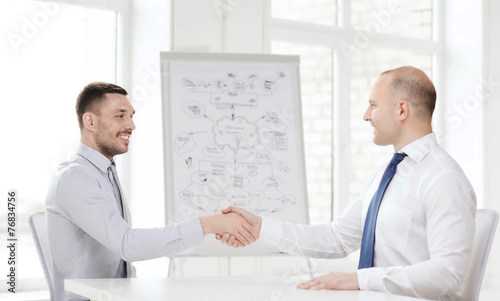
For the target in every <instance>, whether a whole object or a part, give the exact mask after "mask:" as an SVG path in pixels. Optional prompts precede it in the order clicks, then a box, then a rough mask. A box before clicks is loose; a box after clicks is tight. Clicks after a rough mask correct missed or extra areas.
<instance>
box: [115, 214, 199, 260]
mask: <svg viewBox="0 0 500 301" xmlns="http://www.w3.org/2000/svg"><path fill="white" fill-rule="evenodd" d="M203 237H204V235H203V232H202V227H201V224H200V220H199V218H197V217H195V218H191V219H189V220H186V221H183V222H181V223H177V224H170V225H168V226H166V227H162V228H150V229H129V230H128V231H127V232H126V233H125V235H124V237H123V242H122V248H121V257H122V258H123V259H124V260H126V261H139V260H146V259H153V258H159V257H164V256H168V255H171V254H176V253H179V252H182V251H184V250H186V249H188V248H190V247H192V246H193V245H196V244H199V243H201V242H202V241H203Z"/></svg>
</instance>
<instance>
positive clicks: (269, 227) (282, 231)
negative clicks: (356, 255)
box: [260, 217, 358, 258]
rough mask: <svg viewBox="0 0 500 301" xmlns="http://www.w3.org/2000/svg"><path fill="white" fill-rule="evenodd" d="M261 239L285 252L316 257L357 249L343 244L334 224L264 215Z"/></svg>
mask: <svg viewBox="0 0 500 301" xmlns="http://www.w3.org/2000/svg"><path fill="white" fill-rule="evenodd" d="M260 236H261V239H263V240H265V241H267V242H269V243H272V244H275V245H276V246H278V248H280V250H282V251H283V252H286V253H290V254H298V255H303V256H307V257H315V258H341V257H345V256H347V255H348V254H349V253H351V252H353V251H355V250H356V248H357V247H358V246H357V245H356V243H354V244H353V245H349V244H342V242H341V241H339V238H338V236H337V235H336V233H334V231H333V229H332V225H330V224H321V225H298V224H292V223H288V222H283V221H279V220H276V219H272V218H268V217H262V228H261V233H260Z"/></svg>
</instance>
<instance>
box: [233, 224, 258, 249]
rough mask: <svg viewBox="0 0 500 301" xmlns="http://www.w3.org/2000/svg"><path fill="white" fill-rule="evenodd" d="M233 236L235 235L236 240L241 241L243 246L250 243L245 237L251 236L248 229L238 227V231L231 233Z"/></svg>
mask: <svg viewBox="0 0 500 301" xmlns="http://www.w3.org/2000/svg"><path fill="white" fill-rule="evenodd" d="M233 235H234V237H236V239H237V240H239V241H240V242H241V243H243V244H244V245H245V246H247V245H249V244H251V242H250V240H249V239H247V237H249V238H250V237H253V236H252V234H250V233H249V232H248V231H246V230H245V229H243V228H242V229H240V230H239V231H238V232H236V233H234V234H233Z"/></svg>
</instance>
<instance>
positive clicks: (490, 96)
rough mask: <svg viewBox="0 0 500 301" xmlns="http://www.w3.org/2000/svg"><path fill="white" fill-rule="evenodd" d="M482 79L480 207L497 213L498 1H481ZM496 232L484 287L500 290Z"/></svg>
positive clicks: (499, 123)
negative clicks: (482, 141) (482, 151)
mask: <svg viewBox="0 0 500 301" xmlns="http://www.w3.org/2000/svg"><path fill="white" fill-rule="evenodd" d="M484 11H485V14H484V22H483V26H484V34H483V37H484V44H483V46H484V58H485V60H484V69H485V70H484V78H485V80H486V81H487V82H488V85H487V86H485V89H484V93H485V95H484V100H483V127H484V134H483V135H484V158H483V165H484V207H486V208H491V209H494V210H496V211H497V212H500V175H499V170H500V156H499V154H500V135H499V133H498V130H499V129H500V118H499V117H498V112H500V57H499V55H498V54H499V53H500V36H499V35H498V29H499V28H500V19H499V18H498V15H499V14H500V2H499V1H495V0H488V1H485V5H484ZM499 237H500V231H499V230H498V229H497V235H496V239H495V241H494V243H493V248H492V250H491V254H490V258H489V262H488V268H487V269H486V277H485V280H484V285H485V286H492V287H496V288H499V289H500V285H499V284H500V269H499V267H500V238H499Z"/></svg>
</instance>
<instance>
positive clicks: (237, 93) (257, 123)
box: [173, 72, 297, 216]
mask: <svg viewBox="0 0 500 301" xmlns="http://www.w3.org/2000/svg"><path fill="white" fill-rule="evenodd" d="M284 77H285V74H284V72H277V73H276V76H275V77H274V78H269V77H266V78H263V77H261V76H260V75H259V74H250V75H249V76H247V77H245V78H241V77H239V76H238V74H236V73H227V74H225V75H224V78H223V79H222V80H207V79H199V78H198V77H196V76H189V77H184V78H182V87H183V88H184V89H185V90H186V91H189V92H190V93H191V94H192V99H196V100H194V101H188V102H185V103H184V104H182V106H181V107H182V113H183V114H184V115H185V116H186V117H188V118H191V119H192V121H193V122H198V123H199V124H200V128H201V129H203V130H200V131H195V132H185V131H183V132H180V133H175V137H174V143H173V145H174V150H175V153H176V155H178V156H183V157H184V158H185V159H184V162H185V164H186V166H187V167H188V168H189V169H192V170H193V172H192V173H191V175H190V177H189V180H188V181H186V182H187V183H186V185H185V186H184V187H183V189H182V190H181V191H180V192H179V195H178V196H179V198H180V199H182V200H183V201H184V202H183V204H182V206H181V211H182V213H183V215H184V216H188V215H190V214H193V213H198V214H199V213H206V212H214V211H219V210H221V209H223V208H225V207H227V206H228V205H234V206H238V207H243V208H247V209H250V210H252V211H253V212H255V213H258V214H266V215H268V214H272V213H274V212H279V211H281V210H284V209H286V208H287V207H289V206H294V205H295V204H296V202H297V200H296V197H295V196H294V195H293V194H289V193H287V192H286V191H287V190H286V189H283V181H284V180H283V178H282V177H281V175H282V174H286V173H290V172H292V168H291V167H290V165H289V164H288V163H287V162H286V161H284V160H280V159H279V158H276V155H273V154H274V153H276V152H287V151H288V150H289V147H288V135H289V133H288V132H287V131H286V129H285V128H286V123H287V122H288V121H287V120H285V118H289V117H290V116H288V115H284V114H281V113H279V111H277V110H274V111H262V109H260V106H259V96H270V97H272V96H273V93H274V92H275V91H276V90H277V89H278V85H279V80H280V79H282V78H284ZM207 99H208V100H209V101H208V102H207V101H206V100H207ZM267 101H269V100H267ZM241 110H244V111H245V115H240V114H239V113H238V112H239V111H241ZM248 110H254V111H255V112H254V113H253V114H249V112H248ZM249 115H254V116H255V115H261V116H258V118H257V119H255V120H252V121H250V120H248V117H247V116H249ZM207 138H208V139H207ZM196 149H198V150H200V149H201V152H199V151H197V150H196Z"/></svg>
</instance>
